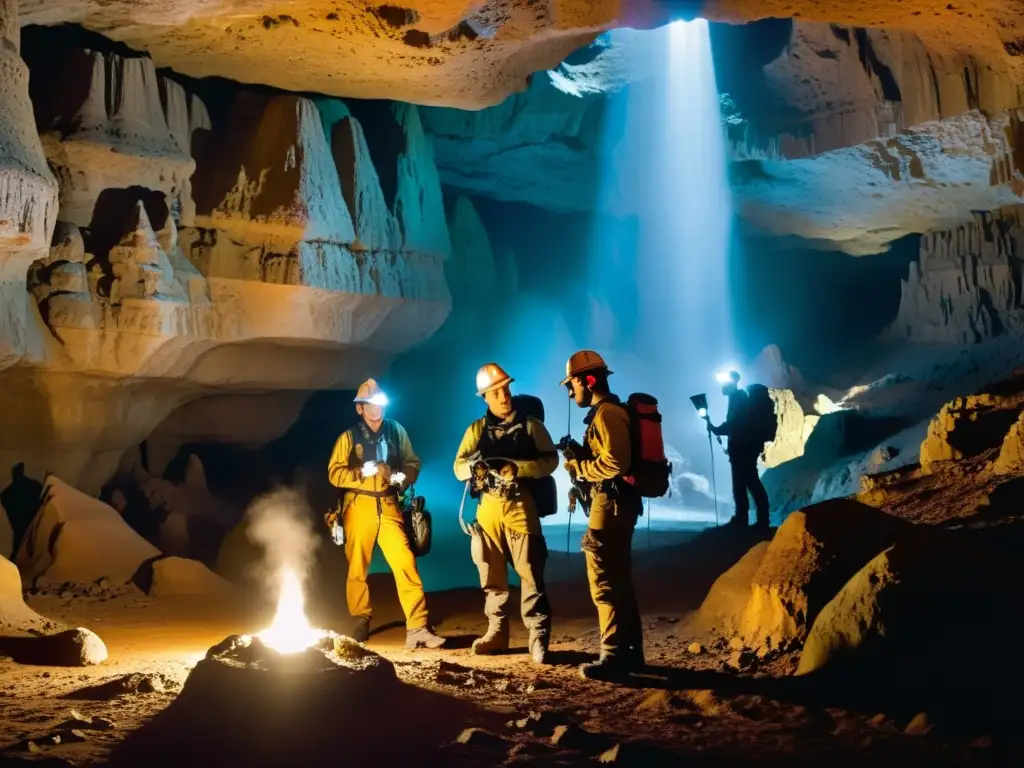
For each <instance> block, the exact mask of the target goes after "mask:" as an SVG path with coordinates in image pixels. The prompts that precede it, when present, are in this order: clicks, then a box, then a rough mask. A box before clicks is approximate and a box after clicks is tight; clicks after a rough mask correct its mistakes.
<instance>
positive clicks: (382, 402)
mask: <svg viewBox="0 0 1024 768" xmlns="http://www.w3.org/2000/svg"><path fill="white" fill-rule="evenodd" d="M366 402H368V403H369V404H370V405H376V406H377V407H379V408H383V407H384V406H386V405H387V404H388V396H387V395H385V394H384V393H383V392H378V393H377V394H376V395H374V396H373V397H371V398H369V399H368V400H367V401H366Z"/></svg>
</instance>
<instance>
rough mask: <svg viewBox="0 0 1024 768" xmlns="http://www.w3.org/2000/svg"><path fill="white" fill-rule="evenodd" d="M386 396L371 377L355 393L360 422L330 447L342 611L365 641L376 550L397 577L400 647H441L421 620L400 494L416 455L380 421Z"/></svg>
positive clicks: (411, 478) (393, 425)
mask: <svg viewBox="0 0 1024 768" xmlns="http://www.w3.org/2000/svg"><path fill="white" fill-rule="evenodd" d="M387 402H388V401H387V396H386V395H385V394H384V393H383V392H382V391H381V390H380V387H378V386H377V382H376V381H374V380H373V379H367V380H366V381H365V382H364V383H363V384H362V386H360V387H359V391H358V392H357V393H356V398H355V403H356V413H358V414H359V415H360V417H361V420H360V422H359V423H358V424H357V425H356V426H354V427H352V428H351V429H349V430H347V431H345V432H343V433H342V434H341V436H340V437H339V438H338V441H337V442H336V443H335V444H334V451H333V452H332V453H331V461H330V465H329V467H328V473H329V476H330V480H331V484H332V485H334V486H336V487H338V488H340V489H341V490H342V491H344V499H343V500H342V505H341V509H342V519H341V523H342V527H343V529H344V531H345V557H346V558H347V559H348V582H347V584H346V591H345V596H346V598H347V599H348V611H349V613H350V614H351V615H352V617H353V618H354V619H355V620H356V628H355V631H354V632H353V637H354V639H356V640H358V641H359V642H366V640H367V638H368V637H369V633H370V617H371V608H370V590H369V588H368V587H367V584H366V575H367V571H368V569H369V567H370V558H371V557H372V556H373V546H374V544H379V545H380V548H381V551H382V552H383V553H384V559H385V560H387V563H388V567H390V568H391V571H392V572H393V573H394V575H395V583H396V584H397V586H398V599H399V601H400V602H401V604H402V610H403V611H404V612H405V622H406V647H407V648H419V647H426V648H440V647H441V646H442V645H444V643H445V639H444V638H443V637H438V636H437V635H435V634H434V632H433V631H432V630H431V628H430V626H429V622H428V620H427V602H426V597H425V596H424V594H423V582H422V580H421V579H420V574H419V570H418V569H417V568H416V558H415V556H414V555H413V553H412V550H411V549H410V548H409V540H408V538H407V536H406V531H405V525H404V521H403V518H402V512H401V510H400V509H399V506H398V497H399V494H400V493H401V492H402V491H404V490H405V488H406V487H407V486H409V485H411V484H412V483H414V482H415V481H416V478H417V477H418V476H419V473H420V460H419V457H418V456H417V455H416V454H415V453H414V452H413V449H412V443H411V442H410V441H409V435H408V434H407V433H406V431H405V428H404V427H402V425H401V424H399V423H398V422H397V421H394V420H392V419H385V418H384V406H386V405H387Z"/></svg>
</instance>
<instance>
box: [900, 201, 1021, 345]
mask: <svg viewBox="0 0 1024 768" xmlns="http://www.w3.org/2000/svg"><path fill="white" fill-rule="evenodd" d="M1022 210H1024V208H1022V207H1021V206H1013V207H1011V208H1006V209H1002V210H999V211H993V212H976V213H974V214H973V217H972V219H971V220H970V221H968V222H967V223H965V224H962V225H960V226H958V227H956V228H954V229H949V230H943V231H938V232H931V233H929V234H927V235H925V236H923V237H922V238H921V256H920V259H919V261H918V262H911V264H910V274H909V275H908V276H907V279H906V280H904V281H903V282H902V286H901V297H900V308H899V313H898V315H897V317H896V319H895V320H894V321H893V323H892V325H891V326H890V328H889V329H888V330H887V335H888V336H889V337H890V338H892V339H893V340H897V341H900V342H911V343H921V344H924V343H927V344H935V343H944V344H975V343H978V342H981V341H983V340H985V339H989V338H992V337H994V336H997V335H999V334H1003V333H1012V332H1014V331H1016V330H1018V329H1019V328H1020V327H1021V326H1022V325H1024V307H1022V305H1021V300H1020V295H1019V294H1020V275H1021V272H1022V264H1021V261H1020V257H1019V256H1018V253H1019V249H1020V246H1021V245H1022V244H1024V230H1022V229H1021V224H1022V220H1021V211H1022Z"/></svg>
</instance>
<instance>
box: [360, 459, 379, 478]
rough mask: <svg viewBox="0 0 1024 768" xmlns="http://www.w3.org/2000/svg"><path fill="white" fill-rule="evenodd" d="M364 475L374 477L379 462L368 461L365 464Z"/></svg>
mask: <svg viewBox="0 0 1024 768" xmlns="http://www.w3.org/2000/svg"><path fill="white" fill-rule="evenodd" d="M362 471H363V477H373V476H374V475H376V474H377V462H375V461H368V462H366V463H365V464H363V470H362Z"/></svg>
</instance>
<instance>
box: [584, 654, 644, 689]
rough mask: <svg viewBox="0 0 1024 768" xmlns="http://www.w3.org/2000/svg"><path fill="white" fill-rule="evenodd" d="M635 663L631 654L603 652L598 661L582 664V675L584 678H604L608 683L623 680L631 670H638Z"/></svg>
mask: <svg viewBox="0 0 1024 768" xmlns="http://www.w3.org/2000/svg"><path fill="white" fill-rule="evenodd" d="M627 653H628V652H627ZM633 664H634V662H633V660H632V659H630V658H629V656H626V655H619V654H615V655H611V654H607V653H602V654H601V658H599V659H598V660H597V661H591V662H588V663H586V664H580V677H582V678H583V679H584V680H603V681H605V682H607V683H617V682H622V681H623V680H626V679H627V678H628V677H629V675H630V673H631V672H634V671H636V669H635V668H634V666H633Z"/></svg>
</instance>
